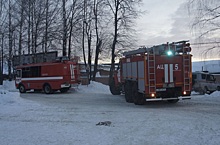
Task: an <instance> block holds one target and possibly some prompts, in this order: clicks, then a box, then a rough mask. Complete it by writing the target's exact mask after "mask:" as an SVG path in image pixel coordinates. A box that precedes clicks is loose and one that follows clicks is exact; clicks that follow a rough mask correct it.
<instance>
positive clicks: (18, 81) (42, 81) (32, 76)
mask: <svg viewBox="0 0 220 145" xmlns="http://www.w3.org/2000/svg"><path fill="white" fill-rule="evenodd" d="M78 69H79V68H78V64H77V63H76V62H72V61H69V60H65V59H63V58H59V60H57V61H55V62H43V63H35V64H27V65H22V66H17V67H16V78H15V85H16V88H17V89H19V91H20V93H25V92H26V91H28V90H32V89H34V91H41V90H43V91H44V92H45V93H46V94H50V93H53V92H54V91H57V90H60V92H67V91H68V90H69V88H70V87H71V85H72V84H77V83H79V70H78Z"/></svg>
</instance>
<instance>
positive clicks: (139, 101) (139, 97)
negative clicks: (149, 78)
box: [132, 83, 146, 105]
mask: <svg viewBox="0 0 220 145" xmlns="http://www.w3.org/2000/svg"><path fill="white" fill-rule="evenodd" d="M132 96H133V100H134V104H135V105H144V104H145V102H146V101H145V99H144V97H143V94H141V93H139V92H138V85H137V83H134V84H133V86H132Z"/></svg>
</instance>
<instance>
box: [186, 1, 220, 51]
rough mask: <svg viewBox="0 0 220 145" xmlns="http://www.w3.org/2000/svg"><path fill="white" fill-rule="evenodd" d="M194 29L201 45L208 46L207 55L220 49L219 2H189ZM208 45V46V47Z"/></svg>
mask: <svg viewBox="0 0 220 145" xmlns="http://www.w3.org/2000/svg"><path fill="white" fill-rule="evenodd" d="M188 8H189V14H190V16H191V17H192V24H191V26H192V29H193V30H194V32H195V35H196V38H197V41H199V44H201V45H206V47H207V49H206V50H205V51H204V52H205V54H206V53H207V52H209V51H210V50H213V49H215V48H219V42H220V37H219V33H220V3H219V0H188ZM207 44H208V45H207Z"/></svg>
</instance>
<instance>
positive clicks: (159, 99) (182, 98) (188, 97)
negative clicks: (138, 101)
mask: <svg viewBox="0 0 220 145" xmlns="http://www.w3.org/2000/svg"><path fill="white" fill-rule="evenodd" d="M177 99H178V100H186V99H191V97H190V96H180V97H177V98H148V99H146V101H167V100H177Z"/></svg>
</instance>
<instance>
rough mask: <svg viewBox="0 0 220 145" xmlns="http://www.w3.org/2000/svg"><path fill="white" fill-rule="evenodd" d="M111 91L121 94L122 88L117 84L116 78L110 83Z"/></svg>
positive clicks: (114, 93) (113, 93)
mask: <svg viewBox="0 0 220 145" xmlns="http://www.w3.org/2000/svg"><path fill="white" fill-rule="evenodd" d="M109 88H110V92H111V93H112V95H120V94H121V89H120V87H116V86H115V80H114V79H112V81H111V82H110V84H109Z"/></svg>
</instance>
